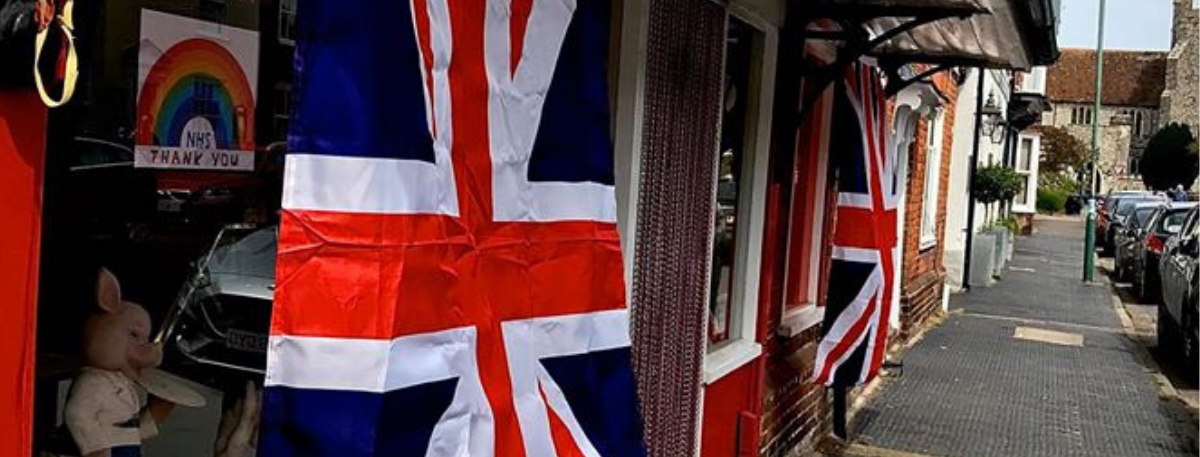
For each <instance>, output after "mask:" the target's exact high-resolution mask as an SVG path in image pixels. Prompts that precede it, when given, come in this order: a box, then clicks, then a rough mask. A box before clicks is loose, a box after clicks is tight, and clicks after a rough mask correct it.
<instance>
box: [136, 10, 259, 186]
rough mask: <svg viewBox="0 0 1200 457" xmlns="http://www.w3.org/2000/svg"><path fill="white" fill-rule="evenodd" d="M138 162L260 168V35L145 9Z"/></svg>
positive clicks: (151, 165) (178, 166) (140, 59)
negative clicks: (256, 130) (256, 113)
mask: <svg viewBox="0 0 1200 457" xmlns="http://www.w3.org/2000/svg"><path fill="white" fill-rule="evenodd" d="M141 33H142V40H141V45H140V49H139V52H138V99H137V141H136V144H135V146H134V151H135V153H136V158H135V160H134V166H136V167H142V168H176V169H195V170H247V171H248V170H253V169H254V156H253V154H254V98H255V93H254V88H255V85H256V80H257V78H258V68H257V62H258V33H257V32H253V31H250V30H244V29H239V28H235V27H229V26H226V25H219V24H214V23H211V22H204V21H199V20H195V19H189V18H185V17H180V16H173V15H169V14H165V13H160V12H157V11H150V10H142V30H141Z"/></svg>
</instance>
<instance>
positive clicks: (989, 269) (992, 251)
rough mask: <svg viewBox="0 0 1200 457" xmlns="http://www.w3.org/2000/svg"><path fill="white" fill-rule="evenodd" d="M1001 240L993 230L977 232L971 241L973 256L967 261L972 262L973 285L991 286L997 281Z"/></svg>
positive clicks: (971, 279)
mask: <svg viewBox="0 0 1200 457" xmlns="http://www.w3.org/2000/svg"><path fill="white" fill-rule="evenodd" d="M998 245H999V242H998V241H997V240H996V235H995V234H994V233H991V232H982V233H977V234H975V239H974V240H972V242H971V258H970V259H967V261H969V262H971V277H970V278H968V279H969V280H970V281H971V287H976V286H991V285H992V284H994V283H995V282H996V278H995V274H996V265H997V262H996V257H998V256H997V255H996V254H997V253H998V252H999V251H997V249H996V248H997V246H998Z"/></svg>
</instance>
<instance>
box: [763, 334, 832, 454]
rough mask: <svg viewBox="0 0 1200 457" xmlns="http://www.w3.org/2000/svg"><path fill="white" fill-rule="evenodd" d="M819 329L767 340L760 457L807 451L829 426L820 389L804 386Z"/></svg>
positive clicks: (816, 386) (819, 336)
mask: <svg viewBox="0 0 1200 457" xmlns="http://www.w3.org/2000/svg"><path fill="white" fill-rule="evenodd" d="M820 338H821V327H820V326H819V325H818V326H813V327H811V328H809V329H808V330H806V331H804V332H802V333H801V334H800V335H797V336H795V337H792V338H782V337H778V336H773V335H772V336H771V337H769V338H768V339H767V348H766V367H767V369H766V371H767V372H766V376H765V377H764V378H765V379H764V383H765V386H764V387H765V390H764V394H763V399H762V402H763V415H762V428H761V440H762V445H761V447H760V449H761V455H763V456H765V457H782V456H786V455H789V452H791V451H793V450H796V449H800V450H806V449H807V450H811V449H812V448H813V444H815V442H816V440H817V439H818V438H819V437H821V436H823V435H824V434H825V432H826V431H827V427H828V426H829V408H828V405H827V403H826V402H825V393H824V389H823V388H822V387H821V386H818V385H815V384H812V383H810V382H808V378H809V377H810V376H812V368H813V367H812V362H813V357H814V355H815V354H816V350H817V342H818V340H820Z"/></svg>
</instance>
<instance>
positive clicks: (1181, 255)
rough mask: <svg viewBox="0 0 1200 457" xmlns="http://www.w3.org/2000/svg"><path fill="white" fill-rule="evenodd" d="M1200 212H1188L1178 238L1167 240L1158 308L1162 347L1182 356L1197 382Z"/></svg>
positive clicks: (1199, 312) (1199, 332)
mask: <svg viewBox="0 0 1200 457" xmlns="http://www.w3.org/2000/svg"><path fill="white" fill-rule="evenodd" d="M1198 219H1200V213H1198V212H1197V208H1192V210H1191V211H1189V212H1188V215H1187V219H1186V221H1185V222H1184V225H1183V228H1182V229H1181V230H1180V232H1179V234H1178V235H1175V236H1173V237H1171V239H1170V240H1168V241H1167V245H1166V248H1165V249H1164V253H1163V256H1162V259H1161V260H1160V261H1159V264H1158V268H1159V271H1160V272H1161V274H1162V303H1160V304H1159V306H1158V345H1159V347H1160V348H1162V350H1164V351H1166V353H1167V354H1175V353H1178V354H1180V355H1181V356H1182V357H1181V359H1182V360H1183V361H1184V363H1185V364H1186V366H1187V373H1189V374H1190V376H1192V377H1193V379H1195V377H1196V376H1197V374H1198V373H1197V369H1198V368H1200V325H1197V323H1198V320H1200V319H1198V317H1200V294H1197V290H1196V289H1197V284H1196V280H1197V278H1198V277H1197V260H1196V259H1197V256H1198V254H1200V221H1198Z"/></svg>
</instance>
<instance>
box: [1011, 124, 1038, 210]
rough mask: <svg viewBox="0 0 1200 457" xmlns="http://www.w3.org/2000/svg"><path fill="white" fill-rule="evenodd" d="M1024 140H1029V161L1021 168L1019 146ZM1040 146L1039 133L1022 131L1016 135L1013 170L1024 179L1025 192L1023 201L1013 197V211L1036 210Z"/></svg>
mask: <svg viewBox="0 0 1200 457" xmlns="http://www.w3.org/2000/svg"><path fill="white" fill-rule="evenodd" d="M1026 140H1028V141H1029V161H1028V163H1027V164H1026V165H1027V167H1026V168H1025V169H1021V154H1022V151H1021V147H1022V145H1024V144H1025V141H1026ZM1041 147H1042V137H1041V135H1037V134H1034V135H1029V134H1024V133H1022V134H1020V135H1017V151H1016V154H1017V157H1015V159H1016V164H1015V165H1016V166H1014V167H1013V171H1015V172H1016V173H1017V175H1018V176H1020V177H1021V178H1022V179H1024V180H1025V186H1024V189H1023V190H1024V194H1025V203H1017V199H1016V198H1015V197H1014V198H1013V202H1012V210H1013V211H1014V212H1018V213H1032V212H1034V211H1035V210H1036V206H1037V176H1038V162H1039V161H1040V160H1041V158H1040V156H1041Z"/></svg>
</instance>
